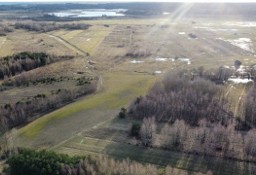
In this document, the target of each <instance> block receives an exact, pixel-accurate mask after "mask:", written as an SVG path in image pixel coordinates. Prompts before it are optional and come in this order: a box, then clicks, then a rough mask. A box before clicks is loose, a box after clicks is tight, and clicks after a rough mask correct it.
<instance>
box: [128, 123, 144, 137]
mask: <svg viewBox="0 0 256 175" xmlns="http://www.w3.org/2000/svg"><path fill="white" fill-rule="evenodd" d="M140 128H141V126H140V124H139V123H133V124H132V127H131V133H130V134H131V136H133V137H139V135H140Z"/></svg>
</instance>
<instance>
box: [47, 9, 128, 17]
mask: <svg viewBox="0 0 256 175" xmlns="http://www.w3.org/2000/svg"><path fill="white" fill-rule="evenodd" d="M126 11H127V10H126V9H86V10H79V9H77V10H65V11H58V12H53V13H49V15H53V16H56V17H62V18H63V17H65V18H92V17H103V16H107V17H120V16H125V14H124V12H126Z"/></svg>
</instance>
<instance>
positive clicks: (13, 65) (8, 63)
mask: <svg viewBox="0 0 256 175" xmlns="http://www.w3.org/2000/svg"><path fill="white" fill-rule="evenodd" d="M71 58H73V57H72V56H50V55H48V54H46V53H44V52H39V53H35V52H21V53H18V54H14V55H12V56H6V57H3V58H0V79H4V78H5V77H10V76H15V75H17V74H19V73H21V72H24V71H29V70H32V69H35V68H38V67H42V66H45V65H47V64H50V63H53V62H56V61H60V60H66V59H71Z"/></svg>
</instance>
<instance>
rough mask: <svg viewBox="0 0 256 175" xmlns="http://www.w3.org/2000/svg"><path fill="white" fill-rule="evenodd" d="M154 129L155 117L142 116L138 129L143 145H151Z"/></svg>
mask: <svg viewBox="0 0 256 175" xmlns="http://www.w3.org/2000/svg"><path fill="white" fill-rule="evenodd" d="M155 131H156V124H155V117H147V118H144V119H143V123H142V125H141V129H140V136H141V139H142V142H143V144H144V145H145V146H151V144H152V142H153V139H154V133H155Z"/></svg>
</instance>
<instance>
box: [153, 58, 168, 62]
mask: <svg viewBox="0 0 256 175" xmlns="http://www.w3.org/2000/svg"><path fill="white" fill-rule="evenodd" d="M155 60H156V61H163V62H164V61H167V58H156V59H155Z"/></svg>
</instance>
